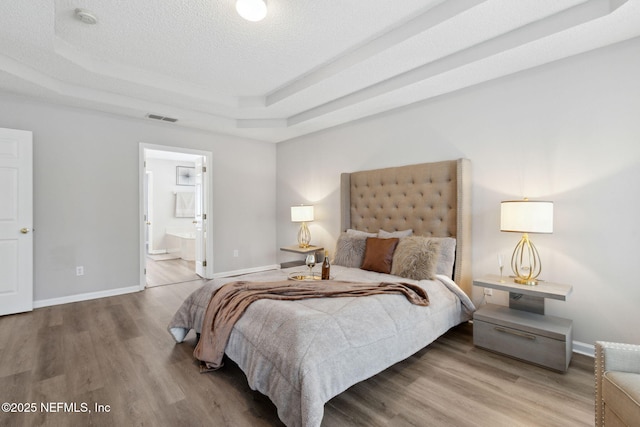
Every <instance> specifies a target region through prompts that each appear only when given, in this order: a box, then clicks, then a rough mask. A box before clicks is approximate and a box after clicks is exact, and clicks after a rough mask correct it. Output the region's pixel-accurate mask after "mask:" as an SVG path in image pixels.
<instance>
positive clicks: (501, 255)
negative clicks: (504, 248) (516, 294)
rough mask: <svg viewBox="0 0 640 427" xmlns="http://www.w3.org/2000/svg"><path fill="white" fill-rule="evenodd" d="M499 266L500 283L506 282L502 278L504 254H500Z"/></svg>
mask: <svg viewBox="0 0 640 427" xmlns="http://www.w3.org/2000/svg"><path fill="white" fill-rule="evenodd" d="M498 267H499V268H500V283H504V280H502V269H503V268H504V255H503V254H498Z"/></svg>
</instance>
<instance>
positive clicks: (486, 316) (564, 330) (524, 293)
mask: <svg viewBox="0 0 640 427" xmlns="http://www.w3.org/2000/svg"><path fill="white" fill-rule="evenodd" d="M503 280H504V281H503V282H500V276H498V275H487V276H485V277H483V278H481V279H478V280H474V281H473V285H474V286H480V287H483V288H491V289H498V290H501V291H507V292H509V307H504V306H500V305H495V304H486V305H483V306H481V307H480V308H479V309H478V310H476V312H475V313H474V315H473V343H474V345H476V346H478V347H482V348H485V349H487V350H491V351H495V352H497V353H502V354H505V355H508V356H511V357H515V358H517V359H521V360H525V361H527V362H531V363H534V364H536V365H541V366H544V367H547V368H550V369H554V370H557V371H561V372H566V370H567V368H568V367H569V362H570V361H571V353H572V348H571V346H572V327H573V322H572V321H571V320H569V319H563V318H561V317H556V316H549V315H545V314H544V300H545V298H551V299H557V300H561V301H565V300H566V299H567V296H568V295H569V294H570V293H571V291H572V287H571V285H563V284H559V283H551V282H544V281H541V282H539V284H538V285H536V286H531V285H519V284H517V283H514V282H513V280H512V279H511V278H509V277H505V278H504V279H503Z"/></svg>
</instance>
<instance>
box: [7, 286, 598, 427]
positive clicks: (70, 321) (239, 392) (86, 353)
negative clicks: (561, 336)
mask: <svg viewBox="0 0 640 427" xmlns="http://www.w3.org/2000/svg"><path fill="white" fill-rule="evenodd" d="M199 285H200V283H199V282H188V283H182V284H179V285H172V286H161V287H154V288H150V289H147V290H145V291H143V292H139V293H135V294H129V295H123V296H117V297H111V298H104V299H99V300H93V301H85V302H80V303H73V304H66V305H60V306H54V307H47V308H41V309H37V310H35V311H33V312H31V313H25V314H19V315H12V316H4V317H0V402H15V403H31V402H33V403H36V404H37V405H38V410H37V411H36V412H35V413H26V414H14V413H0V425H2V426H36V425H45V426H72V425H73V426H80V425H83V426H89V425H91V426H116V425H117V426H199V425H203V426H204V425H208V426H234V427H236V426H251V427H260V426H280V425H282V424H281V423H280V421H279V420H278V417H277V413H276V409H275V407H274V406H273V404H272V403H271V402H270V401H269V399H268V398H266V397H265V396H263V395H261V394H260V393H258V392H254V391H251V390H250V389H249V387H248V386H247V382H246V379H245V378H244V376H243V374H242V372H241V371H240V370H239V369H238V367H237V366H236V365H235V364H233V363H232V362H227V364H226V366H225V367H224V368H223V369H221V370H220V371H217V372H213V373H208V374H200V373H199V371H198V367H197V363H196V362H195V361H194V359H193V356H192V351H193V347H194V345H195V337H194V336H193V333H191V334H190V335H189V336H188V338H187V341H186V342H185V343H183V344H174V342H173V340H172V338H171V337H170V336H169V334H168V332H167V331H166V325H167V324H168V322H169V320H170V318H171V316H172V315H173V313H174V311H175V310H176V309H177V307H178V306H179V304H180V303H181V302H182V300H183V299H184V298H185V297H186V295H187V294H188V293H190V292H191V291H192V290H194V289H195V288H196V287H197V286H199ZM51 402H62V403H67V404H72V403H75V404H76V405H77V407H78V410H80V411H81V410H82V403H86V404H87V407H88V409H91V410H92V412H90V413H89V412H86V413H82V412H76V413H69V412H64V407H62V412H49V413H45V412H43V411H42V410H41V408H40V407H39V405H40V404H41V403H51ZM95 404H100V405H109V412H101V413H99V412H95V410H94V409H95V407H94V405H95ZM68 409H71V408H68ZM588 425H593V359H591V358H589V357H586V356H582V355H574V358H573V360H572V362H571V366H570V368H569V372H568V373H566V374H559V373H555V372H551V371H548V370H546V369H542V368H539V367H536V366H532V365H529V364H525V363H522V362H519V361H516V360H512V359H509V358H506V357H502V356H500V355H496V354H493V353H490V352H487V351H484V350H480V349H476V348H474V347H473V344H472V325H470V324H463V325H461V326H458V327H456V328H454V329H452V330H451V331H449V332H448V333H447V334H445V335H444V336H442V337H441V338H439V339H438V340H437V341H436V342H434V343H433V344H431V345H430V346H429V347H427V348H426V349H423V350H422V351H420V352H418V353H417V354H415V355H413V356H412V357H410V358H408V359H407V360H405V361H403V362H401V363H398V364H397V365H395V366H393V367H391V368H389V369H387V370H385V371H383V372H382V373H380V374H379V375H376V376H374V377H373V378H370V379H369V380H367V381H364V382H362V383H360V384H357V385H355V386H353V387H351V388H350V389H349V390H347V391H346V392H344V393H342V394H340V395H338V396H336V397H335V398H333V399H332V400H331V401H329V402H328V403H327V404H326V405H325V417H324V422H323V426H341V427H342V426H492V427H493V426H509V427H512V426H588Z"/></svg>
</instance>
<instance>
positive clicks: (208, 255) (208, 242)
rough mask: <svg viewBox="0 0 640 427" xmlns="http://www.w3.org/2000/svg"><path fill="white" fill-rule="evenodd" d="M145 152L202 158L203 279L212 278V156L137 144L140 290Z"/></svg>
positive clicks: (143, 260)
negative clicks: (204, 265)
mask: <svg viewBox="0 0 640 427" xmlns="http://www.w3.org/2000/svg"><path fill="white" fill-rule="evenodd" d="M145 150H158V151H169V152H174V153H183V154H194V155H197V156H204V157H205V159H206V161H205V166H206V168H207V173H206V174H205V179H206V184H205V185H204V192H205V193H206V194H205V195H204V196H205V197H204V199H205V203H206V206H205V213H206V214H207V218H206V220H205V224H204V226H205V230H207V231H206V234H207V237H206V239H205V260H206V262H207V266H206V267H205V279H212V278H213V272H214V268H213V261H214V256H213V255H214V254H213V241H214V238H215V236H214V233H213V213H212V212H213V178H212V175H213V174H212V173H211V172H212V171H213V167H212V165H213V154H212V153H211V152H210V151H203V150H197V149H192V148H184V147H172V146H169V145H159V144H149V143H145V142H141V143H139V154H138V160H139V164H138V181H139V182H138V191H139V193H138V199H139V217H138V220H139V221H138V225H139V228H140V236H139V246H140V284H139V288H140V290H144V289H145V287H146V284H147V280H146V274H145V270H146V267H147V261H146V258H147V254H146V252H147V251H146V244H145V243H146V242H145V240H146V239H145V228H146V226H145V220H144V214H145V209H144V203H145V188H144V180H145V173H146V168H145Z"/></svg>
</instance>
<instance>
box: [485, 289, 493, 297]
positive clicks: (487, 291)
mask: <svg viewBox="0 0 640 427" xmlns="http://www.w3.org/2000/svg"><path fill="white" fill-rule="evenodd" d="M484 294H485V295H486V296H488V297H491V296H493V289H491V288H484Z"/></svg>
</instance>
